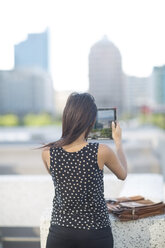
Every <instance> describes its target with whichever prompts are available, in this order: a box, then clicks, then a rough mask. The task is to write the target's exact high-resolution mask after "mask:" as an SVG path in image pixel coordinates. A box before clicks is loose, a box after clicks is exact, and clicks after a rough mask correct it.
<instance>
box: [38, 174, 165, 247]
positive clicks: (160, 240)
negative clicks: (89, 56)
mask: <svg viewBox="0 0 165 248" xmlns="http://www.w3.org/2000/svg"><path fill="white" fill-rule="evenodd" d="M155 185H156V187H155ZM104 187H105V198H107V199H108V198H109V197H117V196H131V195H132V194H133V195H143V196H145V197H146V198H149V199H152V200H154V201H161V200H163V178H162V176H161V175H157V174H155V175H154V174H129V175H128V177H127V180H126V181H120V180H117V179H116V178H115V177H113V176H112V175H107V174H106V175H104ZM127 189H128V192H127ZM110 192H111V193H110ZM51 210H52V208H46V209H45V210H44V212H43V214H42V216H41V219H40V237H41V239H40V241H41V248H45V247H46V240H47V235H48V232H49V226H50V219H51ZM109 218H110V221H111V225H112V232H113V236H114V248H123V247H124V248H133V247H136V248H149V247H151V248H163V247H165V238H164V237H165V214H163V215H157V216H153V217H148V218H144V219H139V220H135V221H129V222H121V221H120V220H118V219H117V218H116V217H115V216H113V215H112V214H109Z"/></svg>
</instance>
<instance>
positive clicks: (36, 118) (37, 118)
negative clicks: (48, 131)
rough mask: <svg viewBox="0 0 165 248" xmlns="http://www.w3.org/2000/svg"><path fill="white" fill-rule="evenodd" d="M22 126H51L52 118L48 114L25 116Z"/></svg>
mask: <svg viewBox="0 0 165 248" xmlns="http://www.w3.org/2000/svg"><path fill="white" fill-rule="evenodd" d="M23 122H24V125H26V126H44V125H51V124H52V118H51V115H49V114H48V113H42V114H38V115H36V114H27V115H26V116H24V118H23Z"/></svg>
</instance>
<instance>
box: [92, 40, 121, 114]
mask: <svg viewBox="0 0 165 248" xmlns="http://www.w3.org/2000/svg"><path fill="white" fill-rule="evenodd" d="M123 90H124V89H123V74H122V66H121V55H120V51H119V49H118V48H117V47H116V46H115V45H114V44H113V43H112V42H111V41H109V40H108V38H107V37H106V36H104V37H103V39H102V40H100V41H98V42H97V43H95V44H94V45H93V46H92V47H91V50H90V54H89V93H91V94H92V95H93V96H94V97H95V100H96V104H97V106H98V107H117V108H118V113H119V114H121V113H122V111H123V100H124V99H123V98H124V93H123Z"/></svg>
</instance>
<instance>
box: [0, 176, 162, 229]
mask: <svg viewBox="0 0 165 248" xmlns="http://www.w3.org/2000/svg"><path fill="white" fill-rule="evenodd" d="M132 194H133V195H134V194H142V195H144V196H145V197H149V198H152V199H153V200H162V199H163V181H162V176H161V175H157V174H156V175H155V174H129V175H128V177H127V179H126V180H125V181H122V180H119V179H118V178H117V177H116V176H114V175H112V174H104V196H105V198H110V197H118V196H127V195H128V196H129V195H132ZM53 196H54V185H53V181H52V178H51V176H50V175H26V176H22V175H5V176H0V199H1V204H0V213H1V214H0V225H1V226H38V227H39V226H40V217H41V215H42V214H43V211H44V209H46V208H47V207H50V208H51V207H52V200H53Z"/></svg>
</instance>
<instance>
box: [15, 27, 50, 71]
mask: <svg viewBox="0 0 165 248" xmlns="http://www.w3.org/2000/svg"><path fill="white" fill-rule="evenodd" d="M14 54H15V68H23V67H24V68H29V67H38V68H39V69H43V70H44V71H47V72H48V71H49V30H48V29H46V30H45V31H44V32H43V33H34V34H29V35H28V37H27V39H26V40H24V41H22V42H20V43H19V44H16V45H15V47H14Z"/></svg>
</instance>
